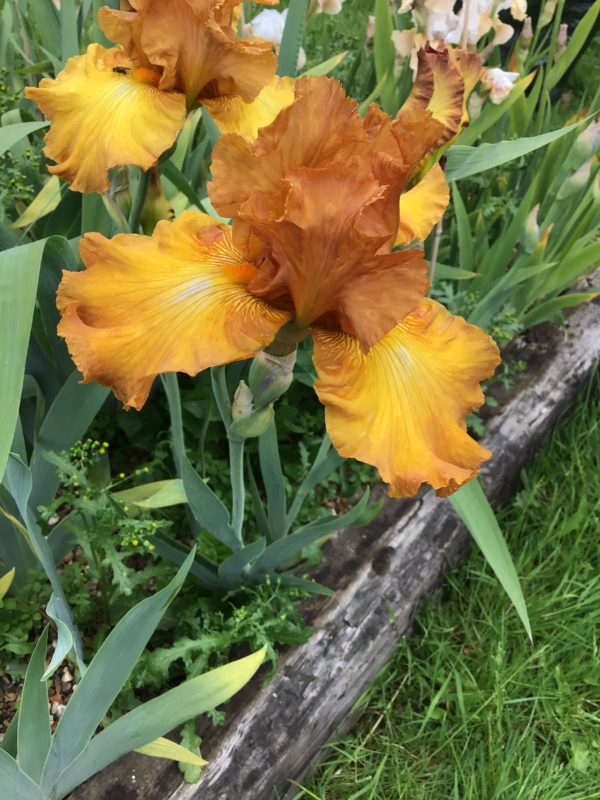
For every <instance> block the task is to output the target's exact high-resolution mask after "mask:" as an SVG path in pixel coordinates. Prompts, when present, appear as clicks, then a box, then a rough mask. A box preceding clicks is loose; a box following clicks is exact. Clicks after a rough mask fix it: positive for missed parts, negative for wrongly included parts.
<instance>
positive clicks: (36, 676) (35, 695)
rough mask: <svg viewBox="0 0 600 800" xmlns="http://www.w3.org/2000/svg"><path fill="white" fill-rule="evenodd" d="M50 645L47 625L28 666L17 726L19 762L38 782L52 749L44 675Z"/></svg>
mask: <svg viewBox="0 0 600 800" xmlns="http://www.w3.org/2000/svg"><path fill="white" fill-rule="evenodd" d="M47 645H48V628H47V627H46V628H45V629H44V632H43V633H42V635H41V636H40V638H39V640H38V642H37V644H36V646H35V649H34V651H33V655H32V656H31V660H30V661H29V665H28V667H27V673H26V674H25V683H24V685H23V695H22V699H21V707H20V708H19V723H18V728H17V752H18V754H19V766H20V767H21V769H22V770H23V772H26V773H27V774H28V775H29V777H30V778H31V780H33V781H35V783H39V781H40V778H41V777H42V770H43V768H44V761H45V760H46V756H47V755H48V750H49V749H50V717H49V716H48V692H47V691H46V681H45V679H44V660H45V658H46V647H47Z"/></svg>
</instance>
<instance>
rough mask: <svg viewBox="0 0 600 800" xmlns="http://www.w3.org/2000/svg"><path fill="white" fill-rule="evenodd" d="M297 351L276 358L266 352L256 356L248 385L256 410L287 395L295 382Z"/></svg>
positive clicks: (251, 366) (251, 367)
mask: <svg viewBox="0 0 600 800" xmlns="http://www.w3.org/2000/svg"><path fill="white" fill-rule="evenodd" d="M295 363H296V351H295V350H294V351H293V352H292V353H290V354H289V355H286V356H274V355H271V354H270V353H265V352H264V350H263V351H261V352H260V353H258V354H257V355H256V356H254V358H253V360H252V364H251V365H250V374H249V376H248V383H249V386H250V391H251V392H252V397H253V399H254V404H255V406H256V408H263V407H264V406H266V405H268V404H269V403H273V402H274V401H275V400H278V399H279V398H280V397H281V395H283V394H285V392H287V390H288V389H289V388H290V386H291V384H292V381H293V380H294V364H295Z"/></svg>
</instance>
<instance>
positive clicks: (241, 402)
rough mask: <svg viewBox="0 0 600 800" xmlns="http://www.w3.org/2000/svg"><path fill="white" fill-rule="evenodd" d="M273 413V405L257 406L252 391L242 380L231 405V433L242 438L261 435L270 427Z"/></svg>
mask: <svg viewBox="0 0 600 800" xmlns="http://www.w3.org/2000/svg"><path fill="white" fill-rule="evenodd" d="M273 413H274V412H273V406H272V405H267V406H263V407H261V408H255V406H254V399H253V397H252V392H251V391H250V389H249V387H248V385H247V384H246V382H245V381H240V384H239V386H238V388H237V389H236V391H235V395H234V398H233V403H232V405H231V416H232V418H233V422H232V423H231V425H230V426H229V434H230V435H232V436H234V437H239V438H240V439H251V438H252V437H254V436H260V435H261V434H263V433H264V432H265V431H266V430H267V428H268V427H269V425H270V423H271V421H272V419H273Z"/></svg>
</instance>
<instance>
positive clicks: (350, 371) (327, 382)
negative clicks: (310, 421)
mask: <svg viewBox="0 0 600 800" xmlns="http://www.w3.org/2000/svg"><path fill="white" fill-rule="evenodd" d="M314 342H315V351H314V361H315V366H316V370H317V382H316V384H315V390H316V392H317V394H318V396H319V399H320V400H321V402H322V403H323V404H324V406H325V424H326V427H327V431H328V433H329V436H330V437H331V441H332V442H333V444H334V446H335V447H336V449H337V450H338V452H339V453H340V454H341V455H343V456H345V457H348V458H356V459H358V460H359V461H364V462H366V463H367V464H373V465H374V466H376V467H377V469H378V470H379V472H380V474H381V477H382V478H383V480H384V481H386V482H387V483H389V484H390V494H391V495H392V497H404V496H407V495H413V494H416V492H417V491H418V490H419V488H420V486H421V484H422V483H429V484H430V485H431V486H433V488H434V489H436V490H437V493H438V494H440V495H443V496H446V495H447V494H450V493H451V492H453V491H455V490H456V489H457V488H458V487H459V486H461V485H462V484H463V483H464V482H465V481H467V480H469V479H470V478H472V477H473V475H475V474H476V472H477V470H478V469H479V466H480V465H481V462H482V461H484V460H485V459H487V458H489V456H490V453H489V452H488V451H487V450H485V448H483V447H481V446H480V445H479V444H477V442H475V441H474V440H473V439H471V437H470V436H469V435H468V434H467V432H466V427H465V422H464V420H465V416H466V415H467V414H468V413H469V412H470V411H472V410H473V409H475V408H478V407H479V406H480V405H481V403H482V402H483V394H482V392H481V389H480V388H479V382H480V381H482V380H484V379H485V378H487V377H489V376H490V375H491V374H492V373H493V371H494V369H495V367H496V366H497V364H498V362H499V356H498V348H497V347H496V345H495V344H494V342H493V341H492V339H490V337H489V336H488V335H487V334H485V333H484V332H483V331H482V330H480V329H479V328H476V327H475V326H473V325H469V324H468V323H467V322H465V321H464V320H463V319H462V318H461V317H452V316H451V315H450V314H449V313H448V312H447V311H446V310H445V309H444V307H443V306H441V305H439V304H438V303H436V302H434V301H433V300H423V301H422V303H421V305H420V306H419V308H418V309H416V310H415V311H414V312H412V314H409V316H407V317H406V318H405V319H404V320H403V321H402V322H401V323H399V324H398V325H397V326H396V327H395V328H394V329H393V330H392V331H390V332H389V333H388V334H387V335H386V336H384V337H383V339H381V340H380V341H379V342H378V343H377V344H376V345H374V346H373V347H372V348H371V349H370V350H369V352H368V353H367V354H365V353H363V352H362V350H361V348H360V345H359V343H358V341H357V340H355V339H353V338H351V337H349V336H344V335H343V334H341V333H337V332H331V331H323V330H318V331H315V334H314Z"/></svg>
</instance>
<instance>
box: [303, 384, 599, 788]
mask: <svg viewBox="0 0 600 800" xmlns="http://www.w3.org/2000/svg"><path fill="white" fill-rule="evenodd" d="M599 485H600V391H599V384H598V382H597V381H596V382H595V383H594V384H590V386H589V387H588V388H587V389H586V390H585V392H584V393H583V394H582V397H581V399H580V402H579V404H578V405H577V407H576V409H575V411H574V412H573V413H572V415H571V416H570V417H569V418H568V419H567V420H565V421H563V422H562V423H561V424H560V425H559V427H558V428H557V430H556V431H555V433H554V435H553V437H552V439H551V441H550V442H549V443H548V445H547V447H546V449H545V450H544V451H543V452H542V453H541V455H540V456H539V457H538V459H537V460H536V462H535V463H534V464H533V465H532V466H530V467H529V468H527V469H526V470H525V471H524V474H523V487H522V490H521V491H520V492H519V494H518V495H517V496H516V497H515V498H514V499H513V501H512V502H511V503H510V505H509V506H508V507H507V508H506V509H504V511H503V512H502V514H501V516H500V519H501V523H502V526H503V529H504V531H505V534H506V536H507V539H508V542H509V546H510V548H511V552H512V554H513V556H514V558H515V560H516V563H517V569H518V572H519V574H520V576H521V577H522V581H523V584H524V590H525V596H526V599H527V602H528V606H529V613H530V616H531V622H532V626H533V632H534V644H533V645H531V644H530V643H529V642H528V641H527V638H526V636H525V634H524V632H523V628H522V626H521V623H520V622H519V620H518V618H517V616H516V614H515V612H514V610H512V609H511V607H510V605H509V603H508V601H507V599H506V596H505V595H504V593H503V592H502V590H501V589H500V587H499V586H498V583H497V582H496V581H495V580H494V578H493V577H492V576H491V575H490V571H489V569H488V568H487V567H486V565H485V563H484V562H483V559H482V558H481V556H480V555H479V554H478V553H475V552H474V553H473V554H472V556H471V558H470V560H469V562H468V563H467V564H466V565H465V566H464V567H463V568H462V569H461V570H459V571H458V572H456V573H455V574H453V575H452V576H451V577H450V580H449V585H448V588H447V591H446V596H445V598H444V601H443V602H442V603H441V604H435V603H430V604H428V606H427V607H426V608H424V609H423V611H422V612H421V613H420V615H419V617H418V620H417V622H416V626H415V631H414V633H413V635H412V636H411V637H410V638H409V639H408V640H405V641H403V642H402V643H401V644H400V646H399V647H398V650H397V652H396V654H395V656H394V658H393V659H392V661H391V662H390V663H389V665H388V666H387V667H386V669H385V670H384V672H383V674H382V675H380V677H379V678H378V680H377V681H376V683H375V684H374V685H373V686H372V687H371V688H370V689H369V691H368V692H367V693H366V694H365V695H364V696H363V698H362V699H361V701H360V706H361V707H362V709H363V716H362V718H361V721H360V723H359V725H358V727H357V728H356V730H355V731H354V732H353V733H352V735H350V736H348V737H346V738H344V739H341V740H338V741H337V742H335V744H334V745H333V748H332V750H329V751H327V752H326V753H324V761H323V763H322V764H321V766H320V767H319V768H318V769H317V770H316V772H315V773H314V774H313V775H312V777H311V778H310V779H309V782H308V783H307V784H306V787H307V788H304V789H302V790H299V792H298V794H297V795H296V800H299V799H300V798H318V800H355V799H356V800H358V798H361V799H364V800H387V799H388V798H390V799H391V798H394V800H395V798H406V800H408V799H409V798H410V800H499V799H500V798H502V800H592V799H593V798H600V654H599V641H598V633H599V630H600V628H599V623H600V499H599V492H598V489H599Z"/></svg>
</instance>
